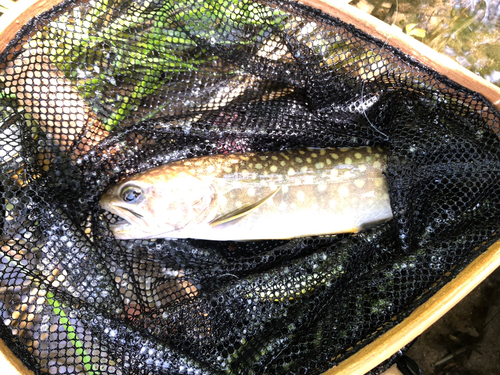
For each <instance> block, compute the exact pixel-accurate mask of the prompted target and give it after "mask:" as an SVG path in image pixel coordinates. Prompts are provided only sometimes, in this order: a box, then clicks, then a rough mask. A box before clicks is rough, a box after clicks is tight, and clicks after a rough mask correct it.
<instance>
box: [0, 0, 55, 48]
mask: <svg viewBox="0 0 500 375" xmlns="http://www.w3.org/2000/svg"><path fill="white" fill-rule="evenodd" d="M62 2H63V0H22V1H19V2H17V3H12V5H9V8H8V10H6V11H5V13H4V14H3V15H2V16H1V17H0V53H2V52H3V51H4V50H5V47H7V44H8V43H9V42H10V41H11V40H12V39H14V37H15V36H16V34H17V33H18V31H19V30H21V28H22V27H23V26H24V25H26V23H27V22H28V21H29V20H31V19H32V18H33V17H36V16H38V15H39V14H42V13H43V12H45V11H47V10H49V9H51V8H53V7H54V6H56V5H58V4H60V3H62Z"/></svg>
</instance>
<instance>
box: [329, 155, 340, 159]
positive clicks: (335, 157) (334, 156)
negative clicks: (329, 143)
mask: <svg viewBox="0 0 500 375" xmlns="http://www.w3.org/2000/svg"><path fill="white" fill-rule="evenodd" d="M330 156H331V157H332V158H334V159H335V160H337V159H338V158H339V156H338V155H337V154H330Z"/></svg>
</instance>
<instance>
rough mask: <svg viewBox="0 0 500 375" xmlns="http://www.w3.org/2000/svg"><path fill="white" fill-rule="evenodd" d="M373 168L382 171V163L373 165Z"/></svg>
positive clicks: (377, 162)
mask: <svg viewBox="0 0 500 375" xmlns="http://www.w3.org/2000/svg"><path fill="white" fill-rule="evenodd" d="M373 166H374V167H375V168H377V169H380V168H382V163H381V162H379V161H378V160H377V161H376V162H375V163H373Z"/></svg>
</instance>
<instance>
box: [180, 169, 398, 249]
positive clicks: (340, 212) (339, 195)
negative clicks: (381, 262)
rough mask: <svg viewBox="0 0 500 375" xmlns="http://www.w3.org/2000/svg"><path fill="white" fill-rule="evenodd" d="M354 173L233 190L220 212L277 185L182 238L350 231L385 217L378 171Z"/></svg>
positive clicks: (384, 196) (386, 200) (384, 192)
mask: <svg viewBox="0 0 500 375" xmlns="http://www.w3.org/2000/svg"><path fill="white" fill-rule="evenodd" d="M360 173H361V172H356V173H352V171H350V176H349V177H348V178H340V179H339V178H337V179H334V180H329V179H327V180H325V178H324V176H323V177H317V178H314V179H312V181H309V182H310V183H304V179H303V178H301V179H299V178H298V177H297V178H296V179H288V180H287V181H286V182H285V183H282V184H281V185H280V184H268V185H271V186H270V187H269V186H268V187H265V188H264V187H260V188H259V187H256V186H251V187H240V188H238V189H234V190H236V191H234V190H233V191H231V193H230V198H229V200H232V203H233V205H232V206H231V205H229V204H227V203H226V204H225V206H224V209H223V210H222V211H224V210H225V211H228V210H232V209H234V208H237V207H240V206H242V205H244V204H245V203H247V202H251V201H252V199H253V200H256V199H258V198H262V197H266V196H269V195H270V194H271V195H272V192H273V190H276V186H278V191H277V192H276V194H274V195H272V197H271V198H269V199H268V200H267V201H265V202H264V203H263V204H262V205H260V206H259V207H258V208H256V209H254V210H252V211H251V212H250V213H248V214H246V215H244V216H242V217H239V218H237V219H235V220H231V221H228V222H225V223H223V224H219V225H216V226H210V225H207V224H205V225H200V226H198V227H196V228H193V230H192V231H189V232H184V233H182V237H191V238H193V237H195V238H201V239H209V240H264V239H289V238H294V237H304V236H315V235H323V234H335V233H355V232H358V231H360V230H362V229H363V228H365V227H367V226H370V225H374V224H376V223H380V222H383V221H387V220H389V219H391V218H392V210H391V206H390V201H389V195H388V191H387V185H386V181H385V178H384V177H383V175H382V172H381V171H380V170H375V169H368V170H365V171H363V172H362V173H361V174H360ZM310 180H311V179H310ZM248 192H251V194H249V193H248ZM227 194H228V193H226V195H227ZM249 195H250V196H249ZM238 200H239V201H238ZM245 200H246V201H245ZM235 201H236V206H235V205H234V203H235ZM177 237H179V236H177Z"/></svg>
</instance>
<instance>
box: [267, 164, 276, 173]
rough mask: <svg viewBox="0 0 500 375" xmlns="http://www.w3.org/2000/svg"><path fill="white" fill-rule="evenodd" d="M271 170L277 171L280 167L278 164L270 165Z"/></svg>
mask: <svg viewBox="0 0 500 375" xmlns="http://www.w3.org/2000/svg"><path fill="white" fill-rule="evenodd" d="M269 170H270V171H271V172H276V171H277V170H278V167H277V166H275V165H271V166H270V167H269Z"/></svg>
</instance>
